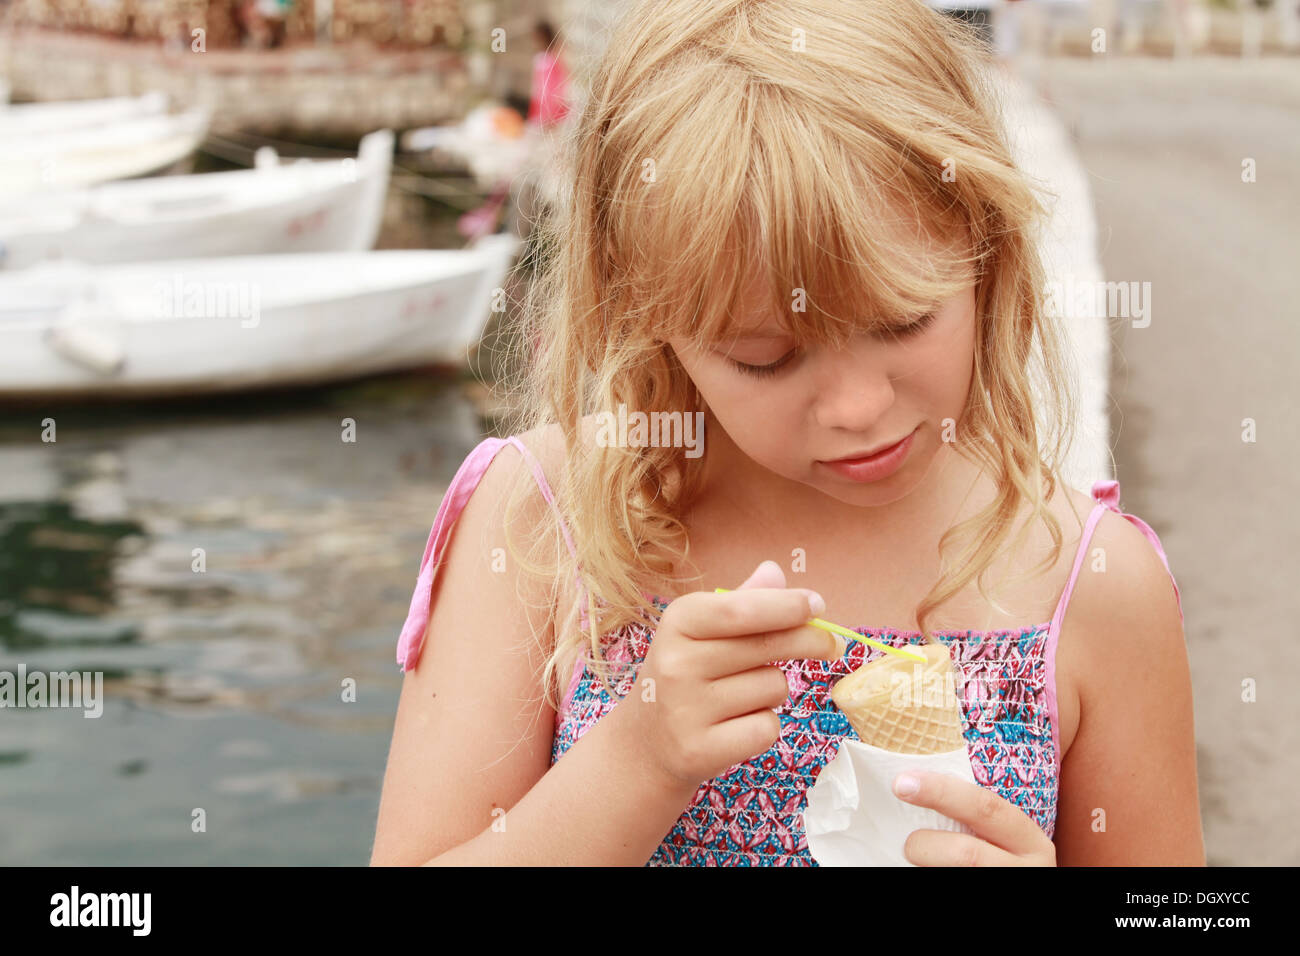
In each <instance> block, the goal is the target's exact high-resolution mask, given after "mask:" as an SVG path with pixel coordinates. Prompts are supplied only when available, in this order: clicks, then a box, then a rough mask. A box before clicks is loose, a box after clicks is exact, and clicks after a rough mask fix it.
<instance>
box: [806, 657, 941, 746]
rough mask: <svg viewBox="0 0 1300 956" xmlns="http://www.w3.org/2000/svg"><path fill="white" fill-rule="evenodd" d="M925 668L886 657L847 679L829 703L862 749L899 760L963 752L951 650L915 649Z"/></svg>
mask: <svg viewBox="0 0 1300 956" xmlns="http://www.w3.org/2000/svg"><path fill="white" fill-rule="evenodd" d="M908 649H909V650H913V651H917V652H918V653H920V654H922V655H924V657H925V658H926V662H925V663H924V664H922V663H921V662H920V661H911V660H907V659H906V658H903V657H899V656H898V655H896V654H885V655H884V656H883V657H879V658H877V659H876V660H874V661H872V662H871V663H870V664H865V665H863V666H862V667H859V668H858V669H857V670H855V671H853V673H851V674H849V675H848V676H847V677H843V678H841V679H840V680H839V682H838V683H837V684H836V685H835V686H834V687H832V688H831V700H833V701H834V702H835V705H836V706H837V707H839V708H840V710H842V711H844V714H845V716H846V717H848V719H849V723H850V724H852V725H853V729H854V730H856V731H857V733H858V737H859V738H860V739H861V740H862V742H863V743H866V744H870V745H871V746H873V747H879V748H880V749H882V750H890V751H893V752H894V753H900V754H937V753H947V752H949V751H952V750H956V749H958V748H960V747H965V745H966V741H965V738H964V737H963V735H962V718H961V705H960V703H959V702H958V701H957V697H956V693H955V691H956V689H957V684H956V673H955V671H954V668H953V666H952V659H951V658H950V657H949V655H948V648H946V647H945V646H944V645H942V644H913V645H910V646H909V648H908Z"/></svg>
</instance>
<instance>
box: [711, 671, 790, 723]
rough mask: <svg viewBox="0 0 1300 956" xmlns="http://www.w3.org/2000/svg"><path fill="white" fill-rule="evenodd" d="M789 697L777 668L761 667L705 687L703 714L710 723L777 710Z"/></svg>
mask: <svg viewBox="0 0 1300 956" xmlns="http://www.w3.org/2000/svg"><path fill="white" fill-rule="evenodd" d="M789 697H790V685H789V684H788V683H787V682H786V679H785V674H784V673H782V671H781V669H780V668H779V667H773V666H771V665H764V666H762V667H754V668H751V669H750V670H747V671H741V672H740V673H738V674H730V675H727V676H725V677H721V678H719V679H717V680H714V681H711V682H710V683H709V693H708V698H709V699H708V700H707V701H706V702H705V704H704V707H705V713H706V714H707V715H708V719H709V720H710V721H711V722H713V723H721V722H722V721H725V720H727V719H729V718H733V717H737V716H743V715H745V714H748V713H751V712H753V711H757V710H762V709H764V708H766V709H768V710H771V709H772V708H773V707H780V706H781V705H782V704H784V703H785V702H786V701H787V700H789Z"/></svg>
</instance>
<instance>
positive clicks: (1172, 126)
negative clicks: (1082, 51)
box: [1041, 56, 1300, 866]
mask: <svg viewBox="0 0 1300 956" xmlns="http://www.w3.org/2000/svg"><path fill="white" fill-rule="evenodd" d="M1041 77H1042V86H1043V89H1044V91H1045V92H1046V93H1047V94H1048V95H1049V96H1050V98H1051V99H1052V100H1054V101H1055V104H1056V107H1057V109H1058V110H1059V111H1060V115H1061V117H1062V118H1063V120H1064V121H1065V123H1066V124H1067V127H1068V128H1070V129H1071V131H1072V133H1073V135H1074V138H1075V140H1076V145H1077V149H1078V152H1079V156H1080V159H1081V161H1082V163H1083V165H1084V167H1085V168H1086V169H1087V170H1088V174H1089V176H1088V179H1089V182H1090V185H1091V188H1092V191H1093V195H1094V199H1095V202H1096V209H1097V221H1098V227H1099V241H1100V246H1101V249H1100V252H1101V260H1102V265H1103V268H1104V270H1105V274H1106V278H1107V279H1108V280H1126V281H1139V282H1143V281H1149V282H1150V283H1151V316H1150V318H1151V322H1150V325H1149V327H1146V328H1134V327H1132V325H1131V323H1130V322H1128V321H1121V322H1116V323H1114V324H1115V326H1116V328H1115V330H1114V339H1113V351H1112V372H1111V374H1112V387H1111V398H1112V402H1113V404H1112V409H1111V435H1112V441H1113V443H1114V450H1115V463H1116V477H1118V478H1119V480H1120V482H1121V484H1122V485H1123V506H1124V508H1125V510H1127V511H1131V512H1135V513H1137V514H1139V515H1141V516H1142V517H1143V518H1144V519H1145V520H1147V521H1148V522H1149V523H1150V524H1151V525H1152V526H1153V527H1154V528H1155V530H1156V532H1157V533H1158V534H1159V535H1160V537H1161V540H1162V541H1163V542H1164V545H1165V548H1166V551H1167V552H1168V554H1169V559H1170V563H1171V565H1172V567H1173V570H1174V574H1175V575H1176V577H1177V579H1178V583H1179V587H1180V588H1181V590H1182V597H1183V608H1184V612H1185V615H1186V624H1185V629H1186V633H1187V640H1188V647H1189V650H1190V655H1191V666H1192V679H1193V687H1194V693H1195V709H1196V738H1197V742H1198V747H1197V753H1198V768H1199V773H1200V788H1201V789H1200V793H1201V811H1202V816H1203V821H1204V825H1205V840H1206V850H1207V856H1208V862H1209V863H1210V865H1212V866H1213V865H1278V864H1297V863H1300V823H1297V820H1296V815H1295V812H1294V807H1295V788H1296V785H1297V783H1300V695H1297V693H1296V681H1297V679H1300V641H1298V640H1297V638H1300V598H1298V594H1300V586H1298V585H1297V582H1296V573H1295V572H1296V563H1297V562H1296V556H1297V554H1300V510H1298V509H1297V504H1296V501H1295V493H1296V489H1297V480H1296V477H1297V474H1298V473H1300V454H1298V452H1297V448H1298V447H1300V446H1297V438H1298V437H1300V436H1298V435H1297V425H1296V409H1297V408H1298V407H1300V401H1298V400H1297V393H1298V392H1300V388H1298V387H1297V383H1296V377H1297V373H1298V372H1300V326H1298V323H1300V306H1298V305H1297V300H1296V291H1295V288H1296V282H1297V278H1298V277H1300V275H1298V274H1300V228H1298V225H1300V181H1298V179H1297V177H1298V176H1300V122H1297V117H1300V63H1297V61H1296V60H1294V59H1291V60H1286V59H1281V58H1271V59H1265V60H1260V61H1258V62H1255V63H1244V62H1242V61H1240V60H1235V59H1228V58H1223V59H1197V60H1193V61H1191V62H1174V61H1171V60H1153V59H1128V58H1123V57H1119V56H1111V57H1107V58H1099V59H1092V60H1084V59H1061V60H1049V61H1047V62H1046V63H1044V65H1043V70H1042V73H1041ZM1247 157H1249V158H1253V159H1254V160H1255V166H1256V173H1257V181H1256V182H1254V183H1243V182H1242V161H1243V159H1244V158H1247ZM1246 418H1251V419H1254V421H1255V427H1256V439H1257V440H1256V441H1255V442H1254V443H1248V442H1244V441H1243V440H1242V434H1243V427H1242V420H1243V419H1246ZM1138 639H1140V635H1135V640H1138ZM1247 679H1250V680H1253V681H1254V682H1255V686H1256V695H1257V702H1255V703H1245V702H1243V700H1242V696H1243V681H1246V680H1247Z"/></svg>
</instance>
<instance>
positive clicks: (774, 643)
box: [616, 561, 846, 788]
mask: <svg viewBox="0 0 1300 956" xmlns="http://www.w3.org/2000/svg"><path fill="white" fill-rule="evenodd" d="M825 609H826V608H825V603H824V602H823V601H822V599H821V597H820V596H818V595H817V594H816V592H814V591H810V590H808V589H806V588H787V587H786V586H785V575H784V574H783V573H782V572H781V568H780V566H779V565H777V564H776V562H774V561H764V562H763V563H762V564H760V565H759V566H758V568H757V569H756V570H755V571H754V573H753V574H751V575H750V576H749V578H748V579H747V580H746V581H745V583H744V584H742V585H740V587H739V588H738V589H737V590H735V591H732V592H730V593H727V594H716V593H713V592H709V591H694V592H692V593H690V594H684V595H682V596H681V597H679V598H677V599H676V600H674V601H673V602H671V603H670V604H669V605H668V607H667V608H665V609H664V612H663V614H662V615H661V617H660V620H659V627H658V629H657V630H656V631H655V636H654V640H653V641H652V642H651V646H650V651H649V653H648V654H647V655H646V658H645V661H644V662H643V663H642V665H641V668H640V670H639V671H638V672H637V678H636V683H635V684H634V685H633V687H632V689H631V691H630V692H629V693H628V695H627V696H626V697H625V698H624V699H623V701H622V702H621V703H620V704H619V705H618V707H617V708H616V709H617V710H619V711H623V712H624V713H623V714H622V717H623V718H625V719H626V721H627V723H628V724H629V725H630V730H629V737H628V739H629V740H630V741H632V742H633V743H634V745H635V746H636V747H637V748H639V749H640V750H641V751H642V755H643V757H644V758H645V759H646V760H647V762H648V763H649V765H650V766H652V767H654V768H657V769H659V770H660V771H662V773H663V775H664V777H665V778H666V780H667V782H668V783H669V784H670V785H672V786H673V787H682V786H688V787H692V788H693V787H698V786H699V784H700V783H702V782H703V781H705V780H709V779H711V778H712V777H716V776H717V775H718V774H720V773H721V772H722V771H724V770H726V769H727V768H728V767H731V766H734V765H735V764H738V763H743V762H744V761H746V760H748V759H749V758H751V757H753V756H755V755H756V754H760V753H763V752H764V751H765V750H767V749H768V748H770V747H771V746H772V744H774V743H775V742H776V740H777V738H778V737H779V736H780V735H781V719H780V718H779V717H778V716H777V714H776V713H774V711H773V708H776V707H779V706H780V705H781V704H783V703H785V701H786V699H787V698H788V697H789V694H790V689H789V685H787V683H786V679H785V674H784V673H783V672H782V671H781V669H780V668H779V667H776V666H775V665H773V664H772V663H771V662H772V661H780V660H790V659H799V658H808V659H812V660H826V659H832V660H833V659H835V658H838V657H840V656H842V655H843V653H844V649H845V646H846V645H845V644H844V641H843V640H842V639H841V638H839V637H836V636H835V635H834V634H830V633H828V632H826V631H823V630H820V629H818V628H814V627H811V626H808V625H807V622H808V621H809V620H810V619H812V618H813V617H816V616H817V615H819V614H822V613H823V612H824V611H825Z"/></svg>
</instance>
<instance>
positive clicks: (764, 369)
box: [727, 312, 935, 378]
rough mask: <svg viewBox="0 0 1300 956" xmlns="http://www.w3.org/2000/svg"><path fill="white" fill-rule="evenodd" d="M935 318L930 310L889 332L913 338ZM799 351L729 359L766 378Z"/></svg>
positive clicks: (792, 350)
mask: <svg viewBox="0 0 1300 956" xmlns="http://www.w3.org/2000/svg"><path fill="white" fill-rule="evenodd" d="M934 320H935V313H933V312H928V313H926V314H925V315H923V316H921V317H920V318H919V319H917V320H916V321H915V322H912V323H911V324H909V325H904V326H900V327H899V328H894V329H890V330H889V331H888V333H887V334H889V335H890V336H891V337H892V338H894V339H906V338H911V337H913V336H916V335H919V334H920V333H922V332H924V331H925V330H926V329H928V328H929V327H930V326H931V325H933V324H934ZM797 351H798V349H791V350H790V351H789V352H786V353H785V355H782V356H781V357H780V358H779V359H777V360H776V361H775V362H769V363H768V364H767V365H747V364H746V363H744V362H737V361H736V360H735V359H728V360H727V361H729V362H731V364H732V365H734V366H735V367H736V369H737V371H740V372H743V373H744V374H746V375H753V376H754V377H756V378H766V377H768V376H771V375H775V374H776V373H777V372H778V371H780V370H781V368H782V367H784V366H785V365H788V364H789V363H790V360H791V358H792V357H793V356H794V354H795V352H797Z"/></svg>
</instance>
